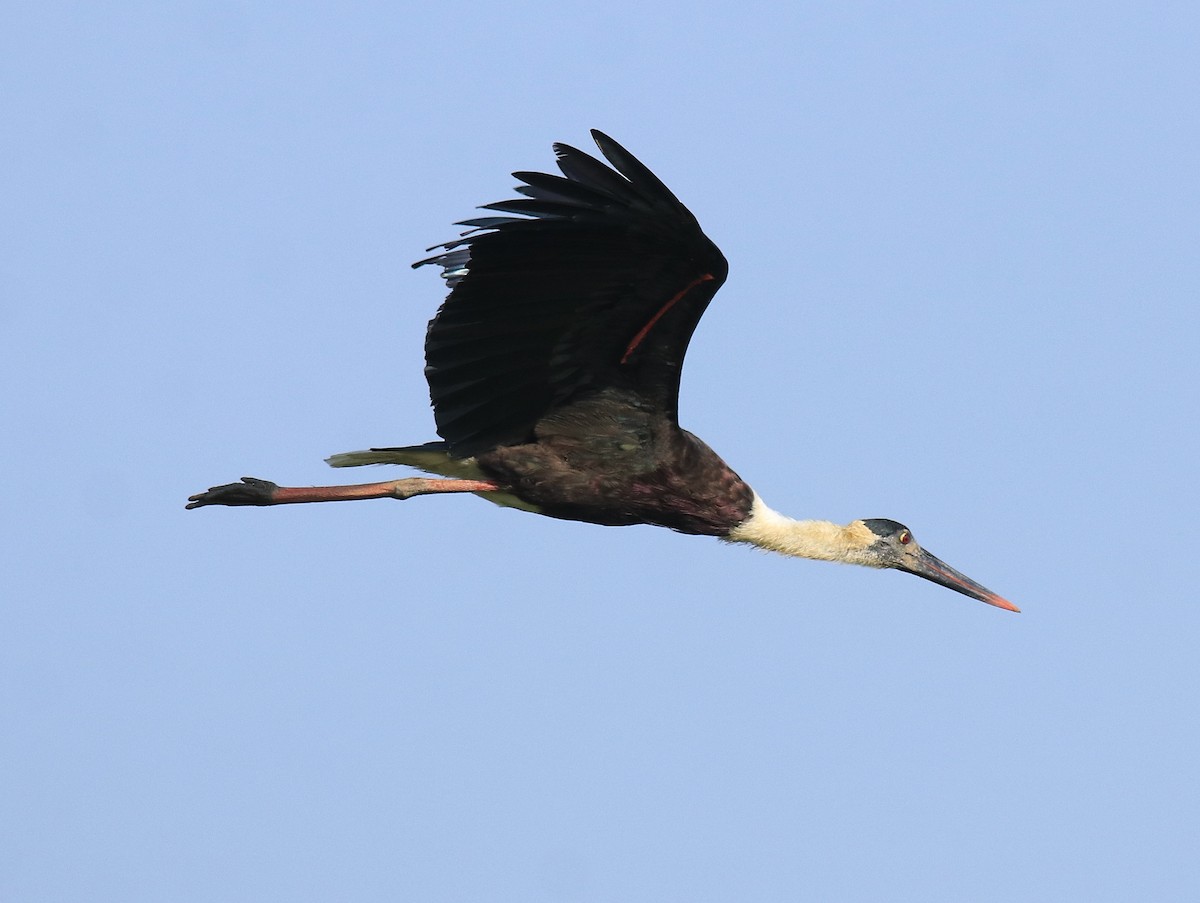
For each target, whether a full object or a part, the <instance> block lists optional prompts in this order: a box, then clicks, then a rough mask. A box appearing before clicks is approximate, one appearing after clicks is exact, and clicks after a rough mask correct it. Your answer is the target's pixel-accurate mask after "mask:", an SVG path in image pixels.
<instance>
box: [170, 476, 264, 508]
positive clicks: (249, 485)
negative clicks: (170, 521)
mask: <svg viewBox="0 0 1200 903" xmlns="http://www.w3.org/2000/svg"><path fill="white" fill-rule="evenodd" d="M278 488H279V487H278V486H276V485H275V484H274V483H272V482H271V481H270V480H260V479H258V478H257V477H242V482H240V483H226V484H225V485H224V486H214V487H213V488H212V489H210V490H208V492H200V493H197V494H196V495H193V496H190V497H189V498H188V504H187V507H188V508H203V507H204V506H205V505H273V504H274V502H273V501H272V499H273V498H274V497H275V490H276V489H278Z"/></svg>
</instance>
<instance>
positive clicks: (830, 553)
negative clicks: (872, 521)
mask: <svg viewBox="0 0 1200 903" xmlns="http://www.w3.org/2000/svg"><path fill="white" fill-rule="evenodd" d="M878 538H879V537H878V536H876V535H875V534H874V533H872V532H871V530H870V528H869V527H867V525H866V524H864V523H863V522H862V521H853V522H851V523H849V524H847V525H845V526H842V525H840V524H834V523H831V522H829V521H825V520H794V519H792V518H790V517H787V516H786V515H783V514H780V513H779V512H778V511H775V510H773V509H772V508H770V507H769V506H768V505H767V504H766V503H765V502H764V501H763V500H762V499H761V498H759V497H758V495H757V494H755V496H754V506H753V508H751V509H750V516H749V517H748V518H746V519H745V520H744V521H742V523H740V524H739V525H738V526H737V527H735V528H734V529H733V530H731V531H730V532H729V535H728V536H726V537H725V539H726V540H727V541H728V542H745V543H750V544H751V545H754V546H758V547H759V548H760V549H766V550H767V551H770V552H779V553H781V554H783V555H792V556H795V557H797V558H813V559H816V560H818V561H841V562H845V563H846V564H861V565H866V566H867V567H881V566H882V564H881V562H880V561H879V560H878V558H877V557H876V556H874V555H871V554H870V553H869V552H868V551H867V550H868V549H869V547H870V546H871V545H872V544H873V543H874V542H875V541H876V540H877V539H878Z"/></svg>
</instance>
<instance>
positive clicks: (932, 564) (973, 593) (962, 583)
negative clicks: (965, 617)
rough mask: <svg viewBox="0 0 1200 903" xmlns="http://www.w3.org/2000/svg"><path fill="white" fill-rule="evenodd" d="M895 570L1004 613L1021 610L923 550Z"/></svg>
mask: <svg viewBox="0 0 1200 903" xmlns="http://www.w3.org/2000/svg"><path fill="white" fill-rule="evenodd" d="M897 568H899V569H900V570H902V571H908V573H910V574H916V575H917V576H918V577H924V578H925V579H926V580H932V581H933V582H934V583H938V584H941V585H942V586H944V587H946V588H948V589H952V590H954V591H955V592H959V593H962V594H963V595H964V596H970V597H971V598H972V599H978V600H979V601H980V602H986V603H987V604H988V605H995V606H996V607H997V608H1003V609H1004V610H1005V611H1018V612H1019V611H1020V610H1021V609H1019V608H1017V606H1015V605H1013V604H1012V603H1011V602H1009V601H1008V600H1007V599H1005V598H1003V597H1002V596H998V595H996V594H995V593H994V592H992V591H991V590H990V589H988V588H987V587H986V586H982V585H981V584H978V583H976V582H975V581H974V580H972V579H971V578H970V577H968V576H967V575H966V574H961V573H959V572H958V571H956V570H954V568H952V567H950V565H948V564H946V562H944V561H942V559H940V558H938V557H937V556H936V555H934V554H932V553H930V552H926V551H925V550H924V549H921V550H920V551H919V552H917V554H916V555H914V556H912V557H911V558H909V559H907V560H905V561H903V562H901V563H900V564H898V565H897Z"/></svg>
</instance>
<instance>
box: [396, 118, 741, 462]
mask: <svg viewBox="0 0 1200 903" xmlns="http://www.w3.org/2000/svg"><path fill="white" fill-rule="evenodd" d="M592 135H593V137H594V138H595V139H596V143H597V145H598V146H599V147H600V150H601V151H602V152H603V154H604V156H605V157H606V158H607V159H608V161H609V162H610V163H611V164H612V165H613V166H614V167H615V170H614V169H610V168H609V167H607V166H605V165H604V164H603V163H601V162H600V161H598V160H596V159H594V158H593V157H591V156H589V155H588V154H585V153H583V152H582V151H580V150H577V149H575V148H573V147H569V146H567V145H565V144H556V145H555V146H554V149H555V153H556V155H557V158H558V166H559V168H560V169H561V170H562V172H563V175H562V176H555V175H548V174H545V173H533V172H518V173H514V175H515V176H516V177H517V178H519V179H521V180H522V181H523V182H524V183H525V184H523V185H521V186H519V187H518V189H517V190H518V191H519V192H520V193H521V194H523V195H525V197H523V198H518V199H515V200H510V201H503V202H499V203H495V204H488V205H487V207H486V209H490V210H497V211H502V212H505V213H512V214H518V215H517V216H504V217H484V218H478V219H473V220H466V221H464V222H463V223H462V224H463V225H467V226H471V227H472V231H470V232H467V233H466V234H464V236H463V237H461V238H459V239H456V240H455V241H451V242H448V243H446V244H445V245H442V246H440V247H441V248H442V253H440V254H437V255H435V256H433V257H430V258H427V259H425V260H422V261H419V262H418V263H416V264H414V266H422V265H425V264H435V265H437V266H440V267H442V272H443V276H444V277H445V278H446V281H447V283H448V284H449V286H450V294H449V296H448V297H447V298H446V301H445V303H444V304H443V305H442V307H441V308H440V309H439V310H438V313H437V316H435V317H434V319H433V320H432V322H431V323H430V324H429V331H428V334H427V337H426V342H425V360H426V367H425V375H426V377H427V379H428V381H429V390H430V396H431V399H432V402H433V409H434V418H435V420H436V423H437V430H438V434H439V435H441V436H442V437H443V438H444V439H445V440H446V443H447V447H448V449H449V451H450V454H451V455H453V456H454V457H459V458H463V457H470V456H475V455H478V454H480V453H481V452H485V451H487V450H490V449H493V448H496V447H498V446H507V445H517V444H521V443H526V442H529V441H532V440H533V438H534V429H535V427H536V425H537V423H538V421H539V420H540V419H541V418H542V417H544V416H545V415H546V414H547V413H548V412H550V411H553V410H555V409H558V408H560V407H562V406H564V405H569V404H571V403H573V402H575V401H578V400H580V399H583V398H587V397H588V396H589V395H595V394H596V393H598V392H601V391H602V390H609V389H616V390H620V391H622V392H625V393H629V394H630V395H632V396H636V397H637V399H638V401H639V404H640V405H641V406H644V407H646V408H648V409H650V410H653V411H654V412H656V413H657V414H659V415H660V416H662V417H663V418H665V419H666V420H667V421H668V422H669V423H671V424H675V423H677V422H678V420H677V405H678V394H679V377H680V370H681V368H682V365H683V355H684V352H685V350H686V348H687V343H688V340H689V339H690V338H691V335H692V332H693V330H694V329H695V328H696V323H697V322H698V321H699V319H700V316H701V314H703V313H704V309H705V308H706V307H707V306H708V302H709V301H710V300H711V299H712V297H713V295H714V294H715V293H716V291H717V289H718V288H720V286H721V283H722V282H724V280H725V276H726V273H727V272H728V264H727V263H726V262H725V258H724V256H722V254H721V252H720V251H719V250H718V249H717V247H716V245H714V244H713V243H712V242H711V241H710V240H709V239H708V238H707V236H705V235H704V233H703V232H702V231H701V230H700V226H699V224H698V223H697V222H696V218H695V217H694V216H693V215H692V214H691V212H690V211H688V209H687V208H686V207H684V206H683V204H681V203H680V202H679V200H678V198H676V197H675V195H674V194H672V193H671V192H670V190H668V189H667V187H666V186H665V185H663V183H662V182H660V181H659V180H658V178H657V177H656V176H655V175H654V174H653V173H651V172H650V170H648V169H647V168H646V167H645V166H643V165H642V164H641V163H639V162H638V161H637V160H636V159H635V158H634V157H633V156H632V155H631V154H629V152H628V151H626V150H625V149H624V148H622V147H621V146H620V145H619V144H617V143H616V142H615V141H613V140H612V139H611V138H609V137H607V136H606V135H603V134H602V133H600V132H596V131H593V132H592ZM431 250H432V249H431Z"/></svg>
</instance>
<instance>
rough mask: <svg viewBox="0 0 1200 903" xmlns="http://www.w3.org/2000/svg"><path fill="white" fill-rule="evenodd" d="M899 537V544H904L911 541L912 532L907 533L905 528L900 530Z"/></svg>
mask: <svg viewBox="0 0 1200 903" xmlns="http://www.w3.org/2000/svg"><path fill="white" fill-rule="evenodd" d="M899 539H900V545H902V546H906V545H908V544H909V543H910V542H912V534H911V533H909V532H908V531H907V530H901V531H900V536H899Z"/></svg>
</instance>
